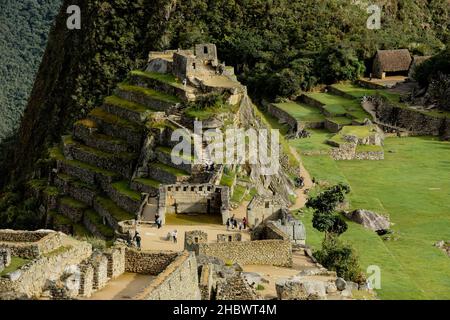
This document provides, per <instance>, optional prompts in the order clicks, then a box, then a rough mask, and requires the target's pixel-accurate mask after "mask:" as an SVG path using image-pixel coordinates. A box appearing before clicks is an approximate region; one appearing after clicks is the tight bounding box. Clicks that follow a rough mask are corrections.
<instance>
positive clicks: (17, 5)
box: [0, 0, 62, 141]
mask: <svg viewBox="0 0 450 320" xmlns="http://www.w3.org/2000/svg"><path fill="white" fill-rule="evenodd" d="M61 3H62V1H61V0H38V1H36V0H34V1H33V0H2V1H1V2H0V55H1V57H2V58H1V62H0V88H1V89H0V114H1V118H0V141H1V140H2V139H3V138H5V137H6V136H10V135H11V134H12V132H13V129H15V128H16V127H17V126H18V124H19V120H20V116H21V115H22V112H23V110H24V109H25V105H26V103H27V100H28V95H29V94H30V91H31V88H32V87H33V81H34V76H35V74H36V71H37V69H38V67H39V63H40V62H41V59H42V56H43V54H44V50H45V46H46V44H47V36H48V33H49V31H50V26H51V24H52V22H53V20H54V18H55V15H56V14H57V13H58V8H59V6H60V5H61Z"/></svg>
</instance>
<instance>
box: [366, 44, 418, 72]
mask: <svg viewBox="0 0 450 320" xmlns="http://www.w3.org/2000/svg"><path fill="white" fill-rule="evenodd" d="M411 62H412V58H411V54H410V53H409V51H408V50H407V49H399V50H378V51H377V54H376V55H375V59H374V61H373V69H372V71H373V76H374V77H376V78H380V79H383V78H384V77H385V75H386V73H387V72H404V73H405V74H407V73H408V70H409V67H410V66H411Z"/></svg>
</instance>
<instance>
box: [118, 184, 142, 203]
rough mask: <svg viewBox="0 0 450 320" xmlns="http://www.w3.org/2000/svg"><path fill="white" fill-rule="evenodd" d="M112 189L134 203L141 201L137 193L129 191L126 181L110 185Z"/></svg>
mask: <svg viewBox="0 0 450 320" xmlns="http://www.w3.org/2000/svg"><path fill="white" fill-rule="evenodd" d="M112 187H113V188H114V189H116V190H117V191H118V192H120V193H121V194H123V195H125V196H127V197H128V198H130V199H133V200H135V201H140V200H141V195H140V194H139V193H138V192H136V191H133V190H131V189H130V187H129V185H128V181H119V182H115V183H113V184H112Z"/></svg>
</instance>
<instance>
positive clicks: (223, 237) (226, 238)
mask: <svg viewBox="0 0 450 320" xmlns="http://www.w3.org/2000/svg"><path fill="white" fill-rule="evenodd" d="M241 240H242V234H240V233H238V232H236V233H231V234H218V235H217V242H232V241H241Z"/></svg>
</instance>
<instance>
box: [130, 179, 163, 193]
mask: <svg viewBox="0 0 450 320" xmlns="http://www.w3.org/2000/svg"><path fill="white" fill-rule="evenodd" d="M161 184H162V183H161V182H160V181H156V180H153V179H148V178H136V179H134V180H133V181H131V184H130V188H131V189H132V190H134V191H137V192H143V193H148V194H150V195H156V194H158V192H159V187H160V186H161Z"/></svg>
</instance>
